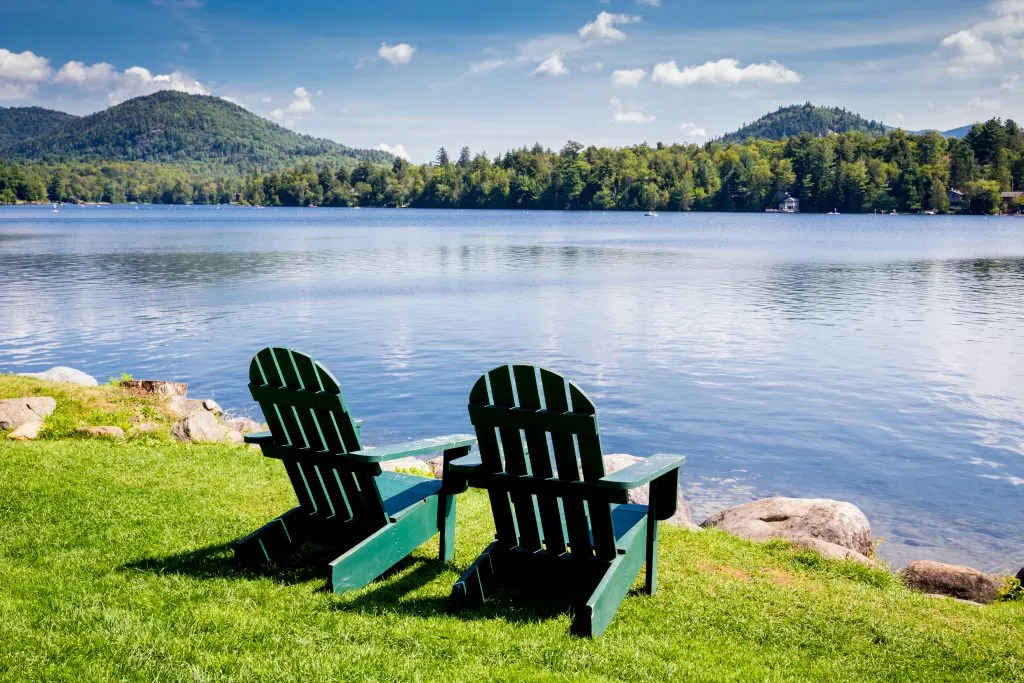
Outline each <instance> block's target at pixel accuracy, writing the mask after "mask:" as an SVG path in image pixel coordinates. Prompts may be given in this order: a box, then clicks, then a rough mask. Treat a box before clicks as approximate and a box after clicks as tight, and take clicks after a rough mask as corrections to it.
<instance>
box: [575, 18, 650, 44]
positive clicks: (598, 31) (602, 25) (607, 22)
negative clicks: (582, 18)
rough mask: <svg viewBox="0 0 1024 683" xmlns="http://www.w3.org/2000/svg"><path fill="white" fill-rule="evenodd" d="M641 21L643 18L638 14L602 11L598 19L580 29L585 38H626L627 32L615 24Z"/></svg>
mask: <svg viewBox="0 0 1024 683" xmlns="http://www.w3.org/2000/svg"><path fill="white" fill-rule="evenodd" d="M640 21H642V19H641V18H640V17H637V16H632V17H631V16H629V15H628V14H612V13H611V12H601V13H600V14H598V15H597V18H596V19H594V20H593V21H588V22H587V23H586V24H584V25H583V28H581V29H580V30H579V34H580V38H582V39H583V40H608V41H612V40H625V39H626V34H625V33H623V32H622V31H621V30H619V29H617V28H615V25H616V24H622V25H625V24H636V23H639V22H640Z"/></svg>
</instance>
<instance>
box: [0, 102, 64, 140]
mask: <svg viewBox="0 0 1024 683" xmlns="http://www.w3.org/2000/svg"><path fill="white" fill-rule="evenodd" d="M77 118H78V117H77V116H73V115H71V114H65V113H64V112H62V111H53V110H52V109H43V108H42V107H10V108H7V107H0V149H3V148H4V147H5V146H7V145H11V144H16V143H17V142H19V141H21V140H25V139H27V138H32V137H36V136H39V135H45V134H47V133H51V132H53V131H55V130H56V129H57V128H60V127H61V126H62V125H64V124H66V123H70V122H71V121H74V120H75V119H77Z"/></svg>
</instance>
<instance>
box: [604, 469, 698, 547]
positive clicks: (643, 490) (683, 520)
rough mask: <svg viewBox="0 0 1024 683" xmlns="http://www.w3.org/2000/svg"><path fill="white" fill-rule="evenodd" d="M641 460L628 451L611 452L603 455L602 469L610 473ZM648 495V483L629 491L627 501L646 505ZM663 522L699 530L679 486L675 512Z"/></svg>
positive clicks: (649, 492) (649, 493)
mask: <svg viewBox="0 0 1024 683" xmlns="http://www.w3.org/2000/svg"><path fill="white" fill-rule="evenodd" d="M642 460H643V458H638V457H636V456H635V455H629V454H628V453H611V454H609V455H606V456H604V471H605V473H606V474H612V473H614V472H618V471H619V470H621V469H625V468H626V467H629V466H630V465H632V464H634V463H638V462H640V461H642ZM650 496H651V487H650V485H649V484H648V485H645V486H641V487H640V488H637V489H633V490H632V491H630V492H629V502H630V503H634V504H636V505H647V503H648V501H649V500H650ZM665 522H666V523H668V524H671V525H673V526H678V527H682V528H683V529H689V530H690V531H700V527H699V526H697V525H696V524H694V523H693V516H692V513H691V512H690V506H689V504H688V503H687V502H686V499H685V498H683V491H682V489H681V488H680V489H679V493H678V498H677V500H676V513H675V514H674V515H672V516H671V517H669V518H668V519H667V520H665Z"/></svg>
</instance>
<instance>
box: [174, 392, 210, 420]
mask: <svg viewBox="0 0 1024 683" xmlns="http://www.w3.org/2000/svg"><path fill="white" fill-rule="evenodd" d="M167 409H168V410H169V411H170V412H171V414H172V415H174V416H175V417H188V416H189V415H195V414H196V413H202V412H206V408H204V407H203V402H202V401H197V400H195V399H192V398H185V397H184V396H172V397H171V398H170V399H169V400H168V401H167Z"/></svg>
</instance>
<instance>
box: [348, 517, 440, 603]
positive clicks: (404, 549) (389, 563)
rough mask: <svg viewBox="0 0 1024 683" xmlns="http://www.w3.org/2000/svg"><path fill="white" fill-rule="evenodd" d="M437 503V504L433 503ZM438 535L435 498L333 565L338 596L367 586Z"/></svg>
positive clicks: (352, 550) (395, 520)
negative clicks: (432, 502)
mask: <svg viewBox="0 0 1024 683" xmlns="http://www.w3.org/2000/svg"><path fill="white" fill-rule="evenodd" d="M431 501H434V503H435V504H431ZM435 533H437V505H436V498H432V499H430V500H428V501H426V502H424V503H422V504H417V505H416V506H414V507H412V508H409V509H407V510H406V511H403V512H402V513H401V514H400V515H399V516H397V517H396V518H395V519H394V521H393V522H391V523H389V524H387V525H385V526H383V527H381V528H380V529H377V530H376V531H374V532H372V533H371V534H370V535H369V536H367V537H366V538H365V539H363V540H362V541H360V542H359V543H357V544H356V545H354V546H353V547H351V548H349V550H347V551H346V552H345V554H344V555H342V556H341V557H339V558H338V559H336V560H334V561H333V562H331V564H330V578H329V580H330V585H331V590H332V591H334V592H335V593H344V592H345V591H349V590H355V589H357V588H362V587H363V586H365V585H367V584H368V583H370V582H371V581H373V580H374V579H376V578H377V577H379V576H380V575H381V574H383V573H384V572H386V571H387V570H389V569H391V568H392V567H393V566H395V565H396V564H398V562H400V561H401V560H402V559H404V558H405V557H406V556H407V555H409V553H411V552H412V551H413V550H415V549H416V548H418V547H419V546H420V545H422V544H423V543H425V542H426V541H427V540H429V539H430V537H431V536H433V535H434V534H435Z"/></svg>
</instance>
